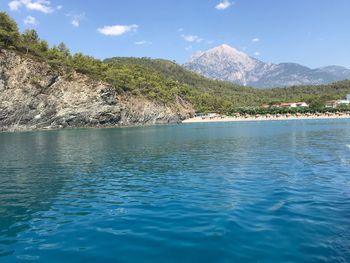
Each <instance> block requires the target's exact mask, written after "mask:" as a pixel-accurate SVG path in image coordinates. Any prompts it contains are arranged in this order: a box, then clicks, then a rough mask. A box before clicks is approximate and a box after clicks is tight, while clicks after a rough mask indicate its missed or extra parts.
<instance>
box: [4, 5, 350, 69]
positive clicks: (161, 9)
mask: <svg viewBox="0 0 350 263" xmlns="http://www.w3.org/2000/svg"><path fill="white" fill-rule="evenodd" d="M0 1H1V2H0V9H1V10H2V11H6V12H8V13H9V14H10V15H11V16H12V17H13V18H15V20H16V21H17V23H18V25H19V27H20V29H21V30H24V29H25V28H35V29H36V30H37V31H38V32H39V35H40V36H41V37H42V38H43V39H46V40H48V41H49V43H50V45H53V44H57V43H59V42H60V41H63V42H64V43H66V44H67V46H68V47H69V48H70V49H71V50H72V51H73V52H83V53H85V54H88V55H92V56H95V57H98V58H106V57H113V56H137V57H153V58H166V59H170V60H176V61H177V62H179V63H183V62H185V61H186V60H187V59H188V57H189V56H190V55H191V54H192V53H193V52H195V51H198V50H206V49H209V48H212V47H214V46H217V45H220V44H223V43H226V44H229V45H231V46H233V47H235V48H237V49H240V50H242V51H244V52H246V53H248V54H249V55H251V56H253V57H256V58H258V59H261V60H263V61H268V62H275V63H278V62H297V63H300V64H304V65H306V66H309V67H319V66H325V65H343V66H347V67H350V16H349V13H350V1H349V0H127V1H125V0H98V1H97V0H50V1H49V0H0Z"/></svg>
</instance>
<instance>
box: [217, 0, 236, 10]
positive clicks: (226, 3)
mask: <svg viewBox="0 0 350 263" xmlns="http://www.w3.org/2000/svg"><path fill="white" fill-rule="evenodd" d="M230 5H232V3H231V2H230V1H229V0H223V1H222V2H220V3H219V4H217V5H216V6H215V8H216V9H217V10H224V9H226V8H228V7H230Z"/></svg>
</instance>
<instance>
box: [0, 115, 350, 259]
mask: <svg viewBox="0 0 350 263" xmlns="http://www.w3.org/2000/svg"><path fill="white" fill-rule="evenodd" d="M0 155H1V158H0V168H1V169H0V262H1V263H3V262H155V263H157V262H350V121H347V120H334V121H331V120H325V121H321V120H317V121H310V120H308V121H276V122H273V121H272V122H247V123H219V124H216V123H208V124H188V125H177V126H156V127H145V128H127V129H82V130H60V131H46V132H27V133H0Z"/></svg>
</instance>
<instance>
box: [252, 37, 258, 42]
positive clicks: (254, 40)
mask: <svg viewBox="0 0 350 263" xmlns="http://www.w3.org/2000/svg"><path fill="white" fill-rule="evenodd" d="M259 41H260V38H257V37H256V38H253V39H252V42H259Z"/></svg>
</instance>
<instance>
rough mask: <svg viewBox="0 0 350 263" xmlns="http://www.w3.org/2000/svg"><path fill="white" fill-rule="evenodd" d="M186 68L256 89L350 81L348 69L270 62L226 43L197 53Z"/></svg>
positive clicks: (186, 64)
mask: <svg viewBox="0 0 350 263" xmlns="http://www.w3.org/2000/svg"><path fill="white" fill-rule="evenodd" d="M184 66H185V67H186V68H188V69H190V70H192V71H194V72H197V73H199V74H202V75H204V76H206V77H209V78H212V79H217V80H225V81H230V82H233V83H237V84H241V85H244V86H253V87H283V86H293V85H319V84H327V83H331V82H334V81H338V80H344V79H350V69H347V68H345V67H341V66H328V67H322V68H317V69H311V68H308V67H306V66H303V65H300V64H296V63H280V64H273V63H266V62H263V61H260V60H258V59H255V58H252V57H250V56H248V55H247V54H245V53H244V52H242V51H239V50H237V49H235V48H233V47H231V46H229V45H226V44H223V45H221V46H218V47H215V48H212V49H210V50H208V51H205V52H196V53H194V54H193V55H192V56H191V58H190V59H189V61H188V62H187V63H185V64H184Z"/></svg>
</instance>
